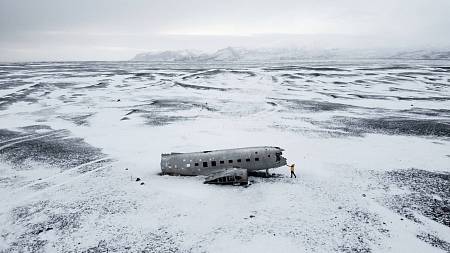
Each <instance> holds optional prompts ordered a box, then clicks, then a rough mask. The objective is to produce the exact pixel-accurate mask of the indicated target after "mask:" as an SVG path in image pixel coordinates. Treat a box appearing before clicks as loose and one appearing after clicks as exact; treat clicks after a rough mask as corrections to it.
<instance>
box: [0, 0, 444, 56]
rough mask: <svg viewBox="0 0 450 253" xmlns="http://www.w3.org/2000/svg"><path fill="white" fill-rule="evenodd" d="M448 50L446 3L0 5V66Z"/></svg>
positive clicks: (17, 1)
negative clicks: (241, 53)
mask: <svg viewBox="0 0 450 253" xmlns="http://www.w3.org/2000/svg"><path fill="white" fill-rule="evenodd" d="M226 46H240V47H284V46H301V47H305V46H306V47H309V46H311V47H312V46H315V47H324V48H325V47H395V48H424V47H437V48H448V47H450V0H377V1H368V0H339V1H337V0H276V1H265V0H221V1H217V0H184V1H183V0H147V1H144V0H134V1H133V0H39V1H35V0H28V1H26V0H0V61H26V60H127V59H130V58H132V57H133V56H134V54H136V53H140V52H146V51H159V50H177V49H200V50H207V51H212V50H215V49H218V48H222V47H226Z"/></svg>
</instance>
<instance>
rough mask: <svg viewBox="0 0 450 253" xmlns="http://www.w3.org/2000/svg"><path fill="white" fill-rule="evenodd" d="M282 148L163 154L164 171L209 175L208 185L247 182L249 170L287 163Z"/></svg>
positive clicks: (270, 167) (265, 168)
mask: <svg viewBox="0 0 450 253" xmlns="http://www.w3.org/2000/svg"><path fill="white" fill-rule="evenodd" d="M283 151H284V149H282V148H279V147H270V146H263V147H249V148H234V149H223V150H211V151H201V152H193V153H170V154H162V155H161V171H162V173H163V174H166V175H180V176H199V175H203V176H207V177H206V179H205V182H204V183H209V184H234V185H239V184H247V183H248V172H253V171H259V170H265V171H266V173H268V170H269V169H273V168H277V167H281V166H284V165H286V158H284V157H282V154H283Z"/></svg>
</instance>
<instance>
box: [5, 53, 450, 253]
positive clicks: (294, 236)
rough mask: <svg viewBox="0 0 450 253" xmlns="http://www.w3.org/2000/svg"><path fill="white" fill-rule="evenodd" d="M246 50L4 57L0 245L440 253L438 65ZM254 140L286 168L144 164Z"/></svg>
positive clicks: (445, 195) (442, 90)
mask: <svg viewBox="0 0 450 253" xmlns="http://www.w3.org/2000/svg"><path fill="white" fill-rule="evenodd" d="M242 55H247V56H245V57H249V54H248V53H246V52H245V51H243V50H241V49H233V48H228V49H225V50H223V51H220V52H218V53H217V54H215V55H214V58H215V59H221V61H222V60H223V62H222V63H220V64H219V63H203V64H193V63H192V62H191V63H183V64H180V63H175V62H170V61H171V60H172V59H174V58H175V59H192V58H195V57H197V56H198V55H197V54H196V53H191V52H185V51H183V52H178V53H177V54H171V53H166V54H165V55H163V56H164V57H163V56H161V55H159V56H158V57H160V58H159V59H160V60H163V61H166V62H160V63H144V62H60V63H51V62H50V63H10V64H5V63H4V64H1V65H0V72H1V73H2V75H1V76H0V95H1V96H0V123H1V124H0V196H1V199H2V203H1V205H0V224H1V226H0V252H53V251H56V252H107V251H108V252H275V251H277V252H449V251H450V236H449V235H450V216H449V214H450V209H449V208H450V195H449V191H448V189H449V188H450V63H449V62H448V61H406V62H396V61H358V62H353V61H341V62H332V61H312V62H267V63H261V62H247V63H246V64H243V63H240V64H238V63H224V62H227V61H234V60H241V59H242ZM142 57H145V55H144V56H142ZM152 57H153V56H152ZM155 57H156V56H155ZM161 57H162V58H161ZM180 57H181V58H180ZM201 57H209V56H205V55H203V56H201ZM167 61H169V62H167ZM176 61H178V60H176ZM259 145H273V146H280V147H283V148H284V149H286V152H285V156H286V157H287V158H288V162H294V163H296V164H297V171H296V173H297V175H298V178H297V179H291V178H289V173H288V172H289V171H288V168H287V167H285V168H279V169H275V170H273V171H272V172H273V173H274V174H275V175H274V177H271V178H263V177H258V176H257V174H256V175H255V176H253V177H251V180H252V184H251V185H250V186H249V187H247V188H244V187H232V186H230V187H227V186H216V185H204V184H202V182H203V179H202V178H201V177H169V176H159V175H158V173H159V172H160V166H159V163H160V154H161V153H167V152H191V151H199V150H209V149H222V148H234V147H245V146H259ZM137 178H139V179H140V180H137Z"/></svg>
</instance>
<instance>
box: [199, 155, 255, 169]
mask: <svg viewBox="0 0 450 253" xmlns="http://www.w3.org/2000/svg"><path fill="white" fill-rule="evenodd" d="M236 161H237V162H238V163H240V162H242V159H237V160H236ZM245 161H246V162H250V158H247V159H245ZM255 161H256V162H257V161H259V157H255ZM219 163H220V164H224V163H225V161H219ZM228 163H233V160H228ZM194 165H195V166H199V163H195V164H194ZM211 166H213V167H214V166H217V162H216V161H211ZM203 167H208V162H203Z"/></svg>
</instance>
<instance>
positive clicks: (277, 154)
mask: <svg viewBox="0 0 450 253" xmlns="http://www.w3.org/2000/svg"><path fill="white" fill-rule="evenodd" d="M275 155H276V156H277V159H276V161H277V162H279V161H281V157H280V156H281V153H275Z"/></svg>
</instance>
